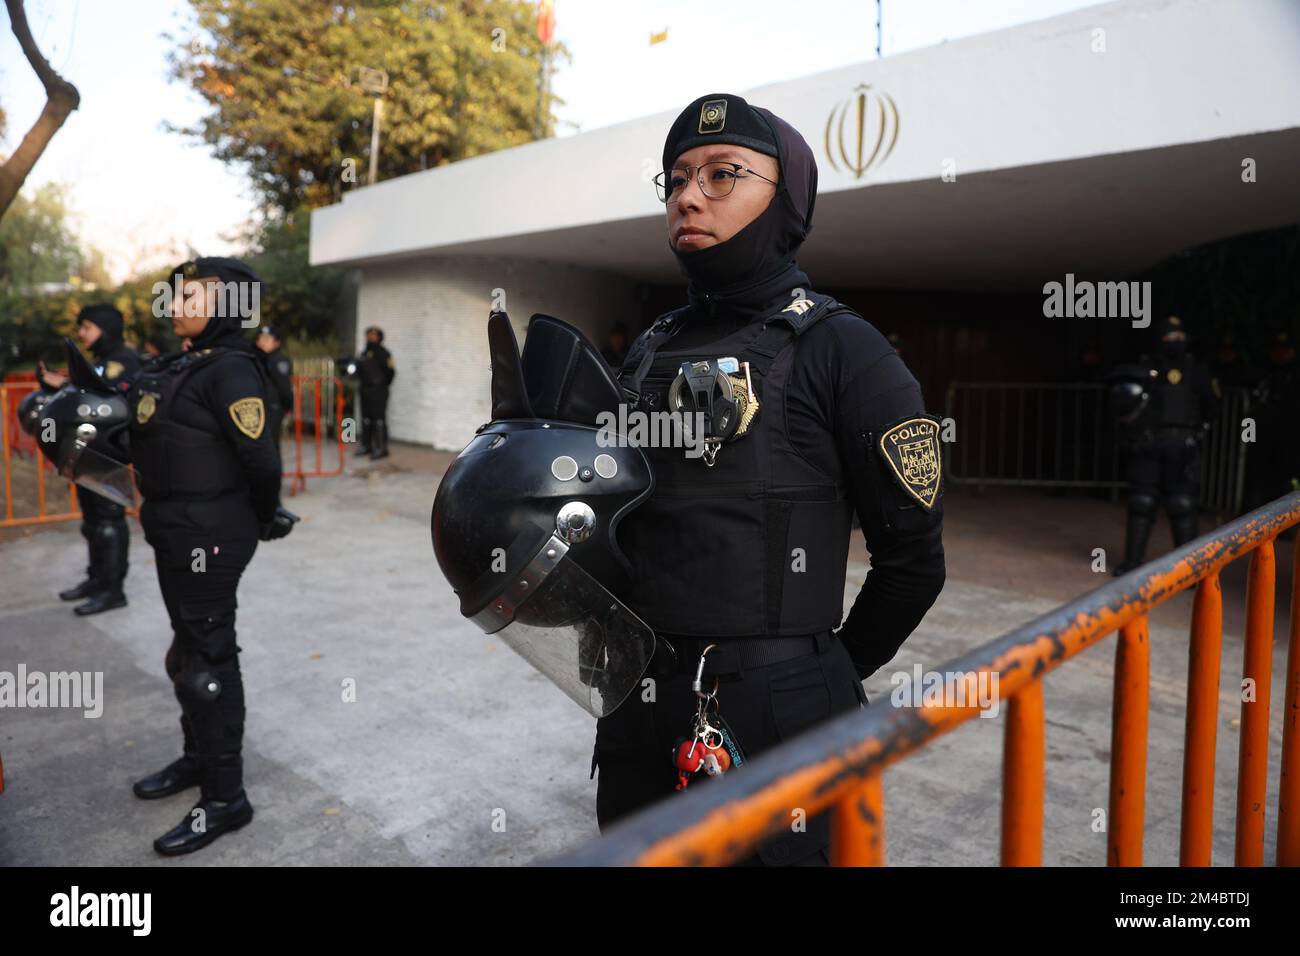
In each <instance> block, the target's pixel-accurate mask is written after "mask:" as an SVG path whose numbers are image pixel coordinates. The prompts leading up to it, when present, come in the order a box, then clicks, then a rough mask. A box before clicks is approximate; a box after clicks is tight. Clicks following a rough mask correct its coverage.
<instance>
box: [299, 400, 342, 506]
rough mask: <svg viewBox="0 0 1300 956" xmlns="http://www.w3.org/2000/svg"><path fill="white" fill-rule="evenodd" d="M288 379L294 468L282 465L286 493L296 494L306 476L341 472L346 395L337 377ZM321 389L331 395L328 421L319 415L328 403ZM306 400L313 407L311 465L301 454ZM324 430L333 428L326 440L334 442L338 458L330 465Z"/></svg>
mask: <svg viewBox="0 0 1300 956" xmlns="http://www.w3.org/2000/svg"><path fill="white" fill-rule="evenodd" d="M291 381H292V384H293V468H292V469H290V468H285V469H284V475H285V477H286V478H288V479H289V494H290V495H296V494H297V493H298V492H299V491H304V490H306V488H307V479H308V478H328V477H330V476H332V475H339V474H342V473H343V465H344V464H345V463H346V461H347V451H346V447H347V446H346V444H345V443H344V441H343V409H344V407H345V405H346V399H345V397H344V389H343V382H342V380H340V379H338V378H334V377H322V376H309V375H294V376H292V378H291ZM322 391H326V392H328V393H329V394H330V395H332V396H333V405H334V410H333V411H334V414H333V416H332V418H331V420H330V421H328V422H325V421H323V420H322V418H321V411H322V408H323V406H325V405H327V404H328V403H329V401H328V396H326V397H325V398H324V399H322V394H321V393H322ZM304 392H306V393H307V399H306V400H304V397H303V393H304ZM308 403H310V408H311V411H312V414H311V422H310V424H311V436H310V438H311V445H312V448H313V450H314V452H315V455H314V458H313V462H312V466H311V467H310V468H305V467H304V466H303V454H302V444H303V424H304V422H303V419H304V411H305V409H306V407H307V406H308ZM327 431H332V432H333V436H332V437H331V438H330V439H329V444H332V445H334V447H335V451H336V452H337V460H336V461H335V463H334V465H333V466H332V467H326V465H325V445H326V435H325V433H326V432H327Z"/></svg>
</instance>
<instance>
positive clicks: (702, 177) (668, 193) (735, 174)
mask: <svg viewBox="0 0 1300 956" xmlns="http://www.w3.org/2000/svg"><path fill="white" fill-rule="evenodd" d="M692 170H694V171H695V173H696V182H698V183H699V184H700V192H702V193H704V195H705V196H707V197H708V198H709V199H722V198H723V197H725V196H730V195H731V191H732V190H733V189H735V188H736V180H738V179H744V178H745V177H744V176H741V175H740V173H741V172H746V173H750V174H752V175H754V176H757V177H758V178H759V179H761V180H763V181H764V182H769V183H771V184H772V185H773V186H775V185H776V180H774V179H768V178H767V177H766V176H764V175H763V174H762V173H760V172H758V171H756V170H753V169H750V168H749V167H748V166H745V165H742V164H741V163H724V162H713V163H705V164H704V165H703V166H686V167H681V166H678V167H675V168H674V169H670V170H669V171H668V172H666V173H660V174H659V175H658V176H656V177H655V191H656V192H657V193H658V195H659V201H660V202H661V203H663V204H664V205H670V204H672V203H675V202H677V201H678V200H679V199H681V198H682V193H683V192H684V191H685V190H686V184H687V182H689V180H690V175H691V171H692Z"/></svg>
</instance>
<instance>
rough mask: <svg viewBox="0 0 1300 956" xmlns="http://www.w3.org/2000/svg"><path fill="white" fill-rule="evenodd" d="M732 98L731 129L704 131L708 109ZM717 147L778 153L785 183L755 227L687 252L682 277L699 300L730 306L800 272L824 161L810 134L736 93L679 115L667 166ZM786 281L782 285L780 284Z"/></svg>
mask: <svg viewBox="0 0 1300 956" xmlns="http://www.w3.org/2000/svg"><path fill="white" fill-rule="evenodd" d="M716 100H726V104H727V105H726V114H725V120H724V125H723V129H722V130H721V131H719V132H717V133H700V132H699V130H700V129H701V128H702V127H703V126H705V125H706V124H705V123H704V122H703V111H704V104H705V103H707V102H710V101H716ZM713 143H728V144H732V145H738V146H745V147H747V148H749V149H754V150H757V151H759V152H763V153H767V154H768V155H769V156H775V157H776V159H777V163H778V164H779V167H780V177H779V179H780V182H779V184H778V186H777V189H776V194H775V195H774V196H773V197H772V201H771V202H770V203H768V206H767V208H766V209H764V210H763V212H762V213H760V214H759V216H758V217H757V218H756V219H755V220H754V221H753V222H751V223H749V224H748V225H747V226H745V227H744V228H743V229H741V230H740V231H739V232H738V233H736V234H735V235H734V236H732V237H731V238H730V239H728V240H727V241H726V242H720V243H718V244H717V245H714V246H710V247H708V248H707V249H700V250H698V251H696V252H689V253H681V252H678V251H677V250H676V249H673V248H672V241H671V239H670V240H669V248H670V249H671V250H672V253H673V255H675V256H676V257H677V262H678V265H679V267H680V268H681V270H682V274H683V275H685V276H686V278H687V279H688V280H689V282H690V292H691V298H692V299H693V300H695V299H699V298H708V299H710V300H721V301H726V300H727V299H730V298H733V297H737V296H738V297H740V298H742V299H743V298H745V297H746V295H747V294H752V292H753V290H755V289H757V288H760V287H765V286H768V285H770V284H771V283H772V282H773V281H774V280H775V279H777V278H778V277H781V276H788V275H794V274H795V273H796V272H797V266H796V265H795V254H796V253H797V252H798V250H799V247H800V246H801V245H802V244H803V241H804V240H805V239H806V238H807V237H808V233H809V232H811V231H812V222H813V208H814V206H815V205H816V202H817V160H816V159H815V158H814V157H813V152H812V149H811V148H810V147H809V146H808V143H807V141H806V140H804V138H803V136H801V135H800V134H799V131H798V130H796V129H795V128H794V127H793V126H791V125H790V124H789V123H787V122H786V121H785V120H783V119H781V118H780V117H779V116H777V115H775V114H774V113H772V112H771V111H770V110H766V109H763V108H762V107H757V106H750V105H749V104H748V103H747V102H745V100H744V99H743V98H742V97H739V96H735V95H732V94H729V93H711V94H709V95H707V96H702V97H700V98H699V99H697V100H696V101H695V102H693V103H692V104H691V105H690V106H688V107H686V109H685V110H683V111H682V113H681V114H680V115H679V116H678V117H677V119H676V121H675V122H674V123H673V125H672V128H671V129H670V130H669V132H668V137H667V139H666V140H665V142H664V152H663V163H664V169H665V170H667V169H671V168H672V166H673V164H674V163H675V162H676V161H677V157H678V156H680V155H681V154H682V153H683V152H685V151H686V150H688V149H693V148H695V147H696V146H702V145H705V144H713ZM778 284H779V283H778Z"/></svg>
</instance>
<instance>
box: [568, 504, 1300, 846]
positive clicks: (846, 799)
mask: <svg viewBox="0 0 1300 956" xmlns="http://www.w3.org/2000/svg"><path fill="white" fill-rule="evenodd" d="M1297 523H1300V492H1293V493H1292V494H1290V495H1287V496H1286V497H1284V498H1279V499H1278V500H1277V501H1274V502H1273V503H1271V504H1269V505H1267V506H1265V507H1263V508H1260V509H1259V510H1257V511H1254V512H1252V513H1251V514H1248V515H1246V516H1244V517H1242V518H1239V519H1237V520H1236V521H1233V522H1231V523H1230V524H1227V525H1224V526H1222V527H1220V528H1218V529H1216V530H1215V531H1214V532H1212V533H1210V534H1208V535H1205V536H1203V537H1201V538H1198V539H1197V540H1196V541H1193V542H1191V543H1190V544H1188V545H1185V546H1184V547H1182V548H1180V549H1178V550H1176V551H1174V552H1172V553H1171V554H1168V555H1166V556H1165V557H1163V558H1161V559H1159V560H1157V561H1153V562H1151V563H1149V564H1146V565H1144V566H1142V567H1141V568H1139V569H1137V570H1136V571H1134V572H1132V573H1130V574H1128V575H1125V576H1124V577H1122V578H1119V579H1117V580H1115V581H1113V582H1111V583H1109V584H1106V585H1103V586H1102V587H1100V588H1097V589H1096V590H1095V591H1092V592H1090V593H1089V594H1086V595H1084V596H1083V597H1080V598H1078V599H1076V600H1075V601H1072V602H1071V603H1069V604H1065V605H1063V606H1061V607H1059V608H1057V609H1056V610H1054V611H1052V612H1050V613H1048V614H1045V615H1043V616H1042V617H1040V618H1038V619H1037V620H1034V621H1032V622H1030V623H1029V624H1026V625H1024V626H1023V627H1020V628H1017V629H1016V630H1014V631H1012V632H1010V633H1009V634H1006V635H1004V636H1003V637H1001V638H999V639H997V640H995V641H991V642H990V643H988V644H985V645H984V646H982V647H980V648H977V649H976V650H974V651H971V652H970V653H969V654H966V655H965V656H963V657H960V658H958V659H957V660H954V661H950V662H949V663H947V664H945V665H941V666H940V667H939V668H937V669H938V670H940V671H943V672H945V673H960V674H980V673H986V674H989V675H992V674H996V675H997V679H998V684H997V685H996V686H997V688H998V696H999V698H1000V700H1001V701H1003V702H1005V704H1006V707H1007V713H1006V724H1005V727H1006V731H1005V738H1004V750H1003V791H1002V862H1003V864H1004V865H1007V866H1037V865H1039V864H1041V862H1042V845H1043V783H1044V758H1045V737H1044V712H1043V678H1044V677H1045V676H1046V675H1047V674H1048V673H1049V672H1050V671H1052V670H1054V669H1055V668H1056V667H1059V666H1060V665H1061V664H1062V663H1064V662H1065V661H1066V660H1068V659H1069V658H1071V657H1073V656H1075V655H1076V654H1078V653H1080V652H1081V651H1083V650H1086V649H1087V648H1089V647H1091V646H1092V645H1094V644H1096V643H1098V642H1099V641H1100V640H1101V639H1102V638H1104V637H1106V636H1107V635H1109V634H1112V633H1115V632H1117V631H1118V632H1119V641H1118V646H1117V647H1116V658H1115V676H1114V688H1115V697H1114V709H1113V712H1112V748H1111V779H1110V807H1109V815H1108V828H1107V830H1108V835H1107V844H1108V845H1107V854H1106V859H1107V863H1109V864H1110V865H1112V866H1139V865H1141V863H1142V834H1143V826H1144V817H1143V814H1144V809H1145V804H1144V793H1145V786H1146V759H1147V722H1148V709H1147V702H1148V662H1149V657H1148V651H1149V646H1148V640H1147V622H1148V615H1149V613H1150V611H1151V609H1152V608H1154V607H1155V606H1156V605H1158V604H1162V603H1164V602H1165V601H1167V600H1169V599H1170V598H1172V597H1173V596H1174V595H1176V594H1178V593H1180V592H1181V591H1184V590H1187V589H1189V588H1192V587H1195V588H1196V596H1195V601H1194V606H1193V612H1192V624H1191V639H1192V642H1191V653H1190V661H1189V665H1188V687H1187V724H1186V747H1185V750H1184V765H1183V802H1182V838H1181V848H1180V862H1181V863H1182V865H1184V866H1208V865H1209V864H1210V849H1211V845H1212V839H1213V809H1214V770H1215V767H1214V752H1215V751H1214V747H1215V734H1216V729H1217V709H1218V704H1219V700H1218V691H1219V659H1220V647H1221V642H1222V635H1223V616H1222V615H1223V598H1222V593H1221V590H1220V585H1219V573H1220V571H1221V570H1222V569H1223V567H1224V566H1225V565H1227V564H1228V563H1229V562H1231V561H1234V560H1236V559H1237V558H1240V557H1244V556H1246V555H1250V568H1249V580H1248V583H1247V610H1246V646H1245V661H1244V670H1243V675H1244V677H1245V678H1249V679H1251V680H1253V681H1254V684H1255V701H1254V702H1253V703H1247V702H1243V703H1242V708H1241V750H1240V757H1239V761H1238V768H1237V816H1236V863H1237V864H1238V865H1241V866H1257V865H1260V864H1262V863H1263V862H1264V804H1265V794H1266V781H1267V774H1268V721H1269V701H1270V692H1271V688H1270V683H1271V681H1270V675H1271V667H1272V651H1273V612H1274V607H1273V604H1274V602H1273V590H1274V583H1275V580H1274V578H1275V562H1274V548H1273V543H1274V540H1275V539H1276V538H1277V536H1278V534H1280V533H1281V532H1282V531H1284V530H1286V529H1287V528H1289V527H1292V526H1294V525H1296V524H1297ZM1296 552H1297V553H1296V556H1295V557H1296V560H1295V563H1294V564H1293V578H1292V583H1291V619H1290V637H1289V642H1288V651H1287V654H1288V657H1287V682H1286V690H1285V692H1284V693H1285V708H1284V710H1283V714H1284V716H1283V721H1284V726H1283V730H1282V759H1281V770H1280V772H1281V782H1280V785H1279V795H1278V830H1277V855H1276V862H1277V864H1278V865H1279V866H1298V865H1300V538H1298V540H1297V547H1296ZM990 685H992V682H991V680H990ZM978 713H979V709H978V707H976V706H971V707H945V706H943V705H941V704H928V705H926V706H922V707H915V708H899V707H886V706H879V705H877V706H871V707H868V708H866V709H865V710H860V711H855V712H853V713H849V714H844V715H842V716H840V717H837V718H835V719H833V720H831V721H828V722H827V723H825V724H822V725H820V726H818V727H816V728H814V729H812V730H810V731H808V732H807V733H805V734H803V735H802V736H800V737H799V738H797V739H795V740H791V741H788V742H787V743H784V744H782V745H781V746H779V747H776V748H774V749H772V750H770V751H767V752H765V753H763V754H761V755H760V756H758V757H756V758H755V759H753V760H752V761H750V762H747V763H746V765H745V768H744V770H743V771H741V772H738V773H732V774H728V775H727V776H725V777H723V778H721V779H718V780H713V781H710V782H708V783H707V784H705V785H703V786H700V787H692V788H691V789H690V790H688V791H687V792H685V793H682V794H678V795H675V796H673V797H672V798H670V799H667V800H663V801H660V802H659V803H657V804H655V805H654V806H653V807H650V808H648V809H646V810H644V811H642V812H641V813H640V814H638V815H637V816H635V817H633V818H632V819H630V820H628V821H626V822H624V823H622V824H620V825H618V826H616V827H614V828H613V829H612V830H611V831H610V832H609V834H608V835H606V836H605V837H603V838H602V839H600V840H596V841H593V842H592V843H589V844H588V845H586V846H585V847H582V848H580V849H578V850H576V851H575V852H572V853H570V854H568V855H566V856H564V857H561V858H560V859H558V860H556V861H554V862H556V863H558V864H560V865H578V866H599V865H627V864H635V865H670V866H674V865H675V866H680V865H718V864H726V863H730V862H734V861H735V860H737V859H740V858H741V857H743V856H746V855H748V854H749V853H752V852H753V850H754V848H755V847H756V846H757V845H758V844H759V843H760V842H762V840H763V839H765V838H766V837H768V836H770V835H773V834H775V833H777V832H778V831H780V830H782V829H783V828H785V827H787V826H788V825H789V821H790V810H791V808H793V807H800V808H802V809H804V810H805V811H806V813H807V814H808V815H809V816H812V815H814V814H817V813H822V812H829V813H830V814H831V815H832V857H833V862H834V863H835V864H836V865H849V866H879V865H882V864H883V863H884V862H885V813H884V790H883V783H882V775H883V772H884V769H885V768H886V767H888V766H889V765H890V764H892V763H895V762H896V761H899V760H902V759H903V758H905V757H906V756H907V755H909V754H911V753H914V752H916V751H917V750H919V749H920V748H922V747H924V746H925V744H927V743H928V742H929V741H931V740H933V739H934V738H935V737H937V736H939V735H940V734H943V733H946V732H947V731H949V730H952V729H953V728H954V727H957V726H959V725H960V724H962V723H964V722H966V721H967V720H970V719H971V718H973V717H975V716H976V715H977V714H978Z"/></svg>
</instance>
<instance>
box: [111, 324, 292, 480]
mask: <svg viewBox="0 0 1300 956" xmlns="http://www.w3.org/2000/svg"><path fill="white" fill-rule="evenodd" d="M227 356H229V357H228V358H227ZM241 359H243V360H248V361H251V362H252V363H253V365H254V367H255V368H257V367H258V366H260V365H261V363H260V362H258V361H257V357H256V356H255V355H253V354H252V353H251V352H243V351H240V350H238V349H226V348H214V349H209V350H205V351H204V352H201V353H197V354H194V355H193V356H191V354H190V353H186V354H185V355H182V356H181V357H180V358H178V359H175V360H173V361H171V362H167V363H165V364H162V365H151V366H146V367H145V369H144V371H142V372H141V373H140V377H139V378H137V379H136V382H135V385H134V386H132V388H131V391H130V396H129V397H130V402H131V460H132V461H133V462H134V463H135V467H136V474H137V475H138V476H139V481H140V491H141V493H142V494H143V495H144V497H145V500H146V501H185V500H188V501H199V500H205V499H210V498H218V497H221V496H222V495H227V494H234V493H237V492H241V491H244V492H246V491H247V489H248V482H247V479H246V478H245V477H244V470H243V468H242V467H241V466H240V463H239V458H238V457H237V455H236V453H235V449H234V446H233V445H231V443H230V441H229V440H228V439H227V438H226V437H225V435H223V434H222V432H221V431H220V426H219V425H218V424H216V423H215V422H214V426H215V427H214V429H213V430H212V431H208V430H206V429H202V428H194V427H192V426H189V425H183V424H181V423H180V422H178V421H176V420H175V419H174V418H173V417H172V416H173V411H174V409H175V403H176V398H177V396H178V395H179V394H180V392H181V390H182V389H183V388H184V387H185V383H186V382H187V381H189V378H190V376H191V375H192V374H193V373H194V372H195V371H197V370H198V369H200V368H204V367H206V366H208V365H211V364H212V363H214V362H219V361H223V360H225V361H231V362H233V361H238V360H241ZM258 374H259V376H262V377H263V383H264V384H265V377H264V373H263V372H262V371H261V370H260V368H259V370H258ZM277 407H278V406H277ZM210 412H211V414H212V415H214V416H216V415H220V414H225V409H217V410H210Z"/></svg>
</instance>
